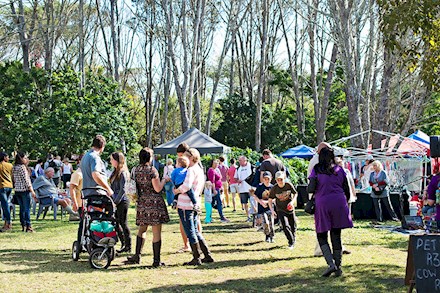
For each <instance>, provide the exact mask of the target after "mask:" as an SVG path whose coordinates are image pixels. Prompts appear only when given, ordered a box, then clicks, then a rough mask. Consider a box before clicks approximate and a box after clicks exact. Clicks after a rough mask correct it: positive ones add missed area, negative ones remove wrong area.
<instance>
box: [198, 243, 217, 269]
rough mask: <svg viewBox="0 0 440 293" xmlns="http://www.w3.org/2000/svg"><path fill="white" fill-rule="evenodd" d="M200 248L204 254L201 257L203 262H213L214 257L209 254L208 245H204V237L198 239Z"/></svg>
mask: <svg viewBox="0 0 440 293" xmlns="http://www.w3.org/2000/svg"><path fill="white" fill-rule="evenodd" d="M199 245H200V249H201V250H202V252H203V255H204V256H205V257H204V258H202V262H203V263H210V262H214V259H213V258H212V256H211V252H210V251H209V248H208V245H206V241H205V239H203V240H200V241H199Z"/></svg>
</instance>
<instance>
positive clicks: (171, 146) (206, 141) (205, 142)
mask: <svg viewBox="0 0 440 293" xmlns="http://www.w3.org/2000/svg"><path fill="white" fill-rule="evenodd" d="M183 142H185V143H187V144H188V145H189V146H190V147H192V148H196V149H197V150H198V151H199V152H200V153H201V154H210V153H228V152H230V151H231V148H230V147H228V146H226V145H224V144H222V143H219V142H218V141H216V140H215V139H213V138H211V137H209V136H208V135H206V134H204V133H203V132H201V131H200V130H198V129H197V128H191V129H190V130H188V131H187V132H185V133H184V134H182V135H180V136H178V137H176V138H175V139H173V140H171V141H169V142H166V143H164V144H161V145H159V146H156V147H154V153H155V154H161V155H167V154H175V153H176V148H177V146H179V144H181V143H183Z"/></svg>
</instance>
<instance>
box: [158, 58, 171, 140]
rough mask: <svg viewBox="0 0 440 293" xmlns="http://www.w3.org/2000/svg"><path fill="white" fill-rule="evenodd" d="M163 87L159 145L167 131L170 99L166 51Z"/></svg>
mask: <svg viewBox="0 0 440 293" xmlns="http://www.w3.org/2000/svg"><path fill="white" fill-rule="evenodd" d="M165 52H166V53H165V68H166V73H165V76H166V78H165V85H164V88H163V95H164V106H163V120H162V132H161V135H160V143H161V144H162V143H164V142H165V139H166V136H165V135H166V130H167V120H168V119H167V118H168V101H169V97H170V87H171V64H170V58H169V57H168V51H167V50H165Z"/></svg>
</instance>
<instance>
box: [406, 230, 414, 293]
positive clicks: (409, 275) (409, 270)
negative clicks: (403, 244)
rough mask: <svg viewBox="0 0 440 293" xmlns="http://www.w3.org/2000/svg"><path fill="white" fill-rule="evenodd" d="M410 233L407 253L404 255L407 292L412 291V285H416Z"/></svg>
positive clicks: (410, 292)
mask: <svg viewBox="0 0 440 293" xmlns="http://www.w3.org/2000/svg"><path fill="white" fill-rule="evenodd" d="M411 237H412V236H411V235H410V236H409V241H408V255H407V257H406V273H405V285H407V286H409V288H408V293H412V291H413V289H414V287H415V286H416V271H415V269H414V258H413V250H414V248H413V246H412V244H411V243H412V241H411Z"/></svg>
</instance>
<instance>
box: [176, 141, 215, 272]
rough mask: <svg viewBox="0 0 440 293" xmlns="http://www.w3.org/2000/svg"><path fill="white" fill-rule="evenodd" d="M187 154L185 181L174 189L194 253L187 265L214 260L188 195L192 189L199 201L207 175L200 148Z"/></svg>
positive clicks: (180, 214) (192, 149)
mask: <svg viewBox="0 0 440 293" xmlns="http://www.w3.org/2000/svg"><path fill="white" fill-rule="evenodd" d="M185 156H187V157H188V159H189V161H190V163H189V168H188V171H187V173H186V177H185V181H184V182H183V184H182V185H180V187H179V188H177V189H174V194H180V195H179V198H178V200H177V212H178V213H179V217H180V221H181V222H182V226H183V229H184V230H185V234H186V236H187V237H188V240H189V243H190V245H191V251H192V254H193V259H192V260H191V261H189V262H187V263H185V265H200V264H202V263H210V262H214V259H213V258H212V257H211V252H210V251H209V248H208V245H207V243H206V241H205V238H203V235H202V233H201V231H200V230H199V229H198V228H197V225H198V217H199V215H198V214H197V212H196V211H194V205H193V203H192V202H191V199H190V198H189V196H188V195H186V192H187V191H188V190H190V189H192V190H193V192H194V195H195V196H196V199H197V201H198V202H199V201H200V194H201V193H202V191H203V187H204V184H205V175H204V173H203V170H202V168H201V167H200V165H199V164H198V162H199V160H200V153H199V151H198V150H196V149H194V148H191V149H189V150H188V151H186V152H185ZM200 250H201V251H202V252H203V254H204V256H205V257H204V258H203V259H200Z"/></svg>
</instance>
